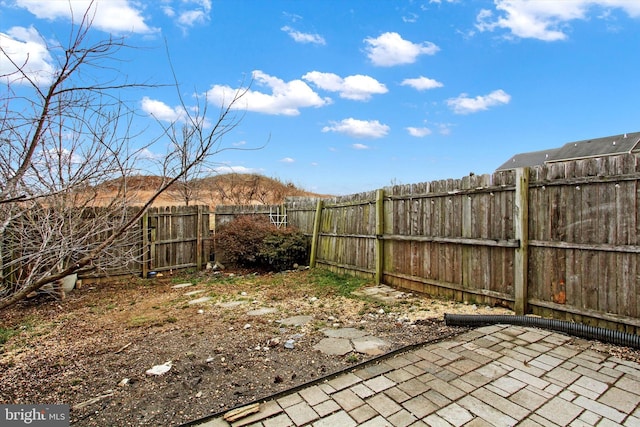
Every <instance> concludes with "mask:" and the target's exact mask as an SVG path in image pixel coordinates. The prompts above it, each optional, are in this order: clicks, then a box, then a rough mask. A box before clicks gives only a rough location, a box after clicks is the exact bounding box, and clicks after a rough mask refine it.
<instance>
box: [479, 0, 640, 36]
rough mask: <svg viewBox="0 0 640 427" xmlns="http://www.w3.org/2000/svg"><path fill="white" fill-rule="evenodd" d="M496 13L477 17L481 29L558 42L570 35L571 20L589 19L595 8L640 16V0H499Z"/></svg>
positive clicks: (484, 13)
mask: <svg viewBox="0 0 640 427" xmlns="http://www.w3.org/2000/svg"><path fill="white" fill-rule="evenodd" d="M495 5H496V14H495V15H494V12H493V11H491V10H487V9H483V10H482V11H480V13H479V14H478V16H477V24H476V28H478V30H480V31H493V30H495V29H496V28H502V29H507V30H509V31H510V32H511V34H512V35H513V36H516V37H521V38H534V39H539V40H544V41H557V40H564V39H566V38H567V34H566V29H567V25H568V22H570V21H573V20H577V19H583V20H584V19H588V18H589V16H588V14H589V11H590V9H592V8H593V7H598V8H600V9H602V8H605V9H617V8H620V9H622V10H624V11H625V12H626V13H627V14H628V15H629V16H631V17H634V18H635V17H640V2H638V1H634V0H563V1H538V0H495Z"/></svg>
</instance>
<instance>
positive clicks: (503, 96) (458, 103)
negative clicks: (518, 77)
mask: <svg viewBox="0 0 640 427" xmlns="http://www.w3.org/2000/svg"><path fill="white" fill-rule="evenodd" d="M509 101H511V95H509V94H508V93H506V92H505V91H503V90H502V89H498V90H494V91H493V92H491V93H490V94H488V95H485V96H476V97H475V98H469V97H468V96H467V94H465V93H463V94H462V95H460V96H458V97H457V98H451V99H448V100H447V105H448V106H449V107H450V108H451V109H452V110H453V112H454V113H456V114H469V113H476V112H478V111H483V110H488V109H489V108H490V107H495V106H498V105H504V104H508V103H509Z"/></svg>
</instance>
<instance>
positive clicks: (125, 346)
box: [114, 343, 133, 354]
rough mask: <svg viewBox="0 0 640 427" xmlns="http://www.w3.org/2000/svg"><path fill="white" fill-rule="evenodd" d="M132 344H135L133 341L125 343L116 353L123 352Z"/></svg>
mask: <svg viewBox="0 0 640 427" xmlns="http://www.w3.org/2000/svg"><path fill="white" fill-rule="evenodd" d="M131 344H133V343H129V344H126V345H124V346H122V347H120V349H119V350H118V351H116V352H115V353H114V354H118V353H122V352H123V351H125V350H126V349H127V347H129V346H130V345H131Z"/></svg>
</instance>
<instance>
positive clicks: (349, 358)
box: [346, 353, 360, 363]
mask: <svg viewBox="0 0 640 427" xmlns="http://www.w3.org/2000/svg"><path fill="white" fill-rule="evenodd" d="M346 360H347V362H349V363H358V361H359V360H360V359H359V358H358V355H357V354H355V353H351V354H350V355H348V356H347V359H346Z"/></svg>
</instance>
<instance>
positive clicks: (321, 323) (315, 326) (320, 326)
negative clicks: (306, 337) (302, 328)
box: [313, 320, 327, 331]
mask: <svg viewBox="0 0 640 427" xmlns="http://www.w3.org/2000/svg"><path fill="white" fill-rule="evenodd" d="M326 327H327V322H325V321H324V320H320V321H316V322H313V329H315V330H316V331H319V330H320V329H324V328H326Z"/></svg>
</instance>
